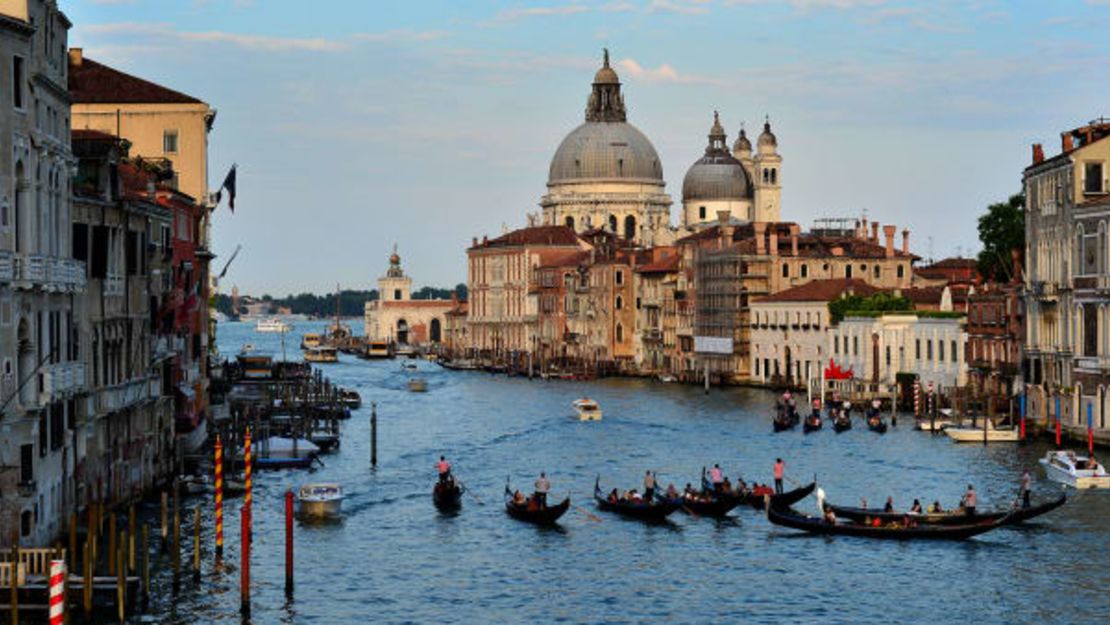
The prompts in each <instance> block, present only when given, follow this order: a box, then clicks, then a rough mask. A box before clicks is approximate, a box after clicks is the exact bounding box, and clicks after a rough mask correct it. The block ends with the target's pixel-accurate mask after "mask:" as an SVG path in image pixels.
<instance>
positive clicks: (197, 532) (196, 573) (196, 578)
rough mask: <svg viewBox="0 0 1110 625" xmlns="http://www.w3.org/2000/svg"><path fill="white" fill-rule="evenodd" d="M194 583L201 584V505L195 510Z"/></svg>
mask: <svg viewBox="0 0 1110 625" xmlns="http://www.w3.org/2000/svg"><path fill="white" fill-rule="evenodd" d="M193 581H194V582H197V583H199V582H200V505H197V507H196V508H194V509H193Z"/></svg>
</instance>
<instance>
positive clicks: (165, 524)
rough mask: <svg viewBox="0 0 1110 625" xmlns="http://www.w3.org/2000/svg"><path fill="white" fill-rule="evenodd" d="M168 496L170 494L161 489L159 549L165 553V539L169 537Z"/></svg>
mask: <svg viewBox="0 0 1110 625" xmlns="http://www.w3.org/2000/svg"><path fill="white" fill-rule="evenodd" d="M169 498H170V494H169V493H167V492H166V491H165V490H162V526H161V532H162V541H161V544H160V546H159V549H161V551H162V553H166V546H167V545H166V541H167V539H168V538H169V530H170V523H169Z"/></svg>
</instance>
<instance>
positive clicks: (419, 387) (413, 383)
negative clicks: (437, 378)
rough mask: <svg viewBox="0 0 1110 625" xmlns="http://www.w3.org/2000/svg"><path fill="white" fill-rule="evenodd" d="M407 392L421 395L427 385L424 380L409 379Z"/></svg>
mask: <svg viewBox="0 0 1110 625" xmlns="http://www.w3.org/2000/svg"><path fill="white" fill-rule="evenodd" d="M409 390H410V391H412V392H413V393H423V392H424V391H426V390H428V383H427V382H425V381H424V378H411V379H409Z"/></svg>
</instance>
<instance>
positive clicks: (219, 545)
mask: <svg viewBox="0 0 1110 625" xmlns="http://www.w3.org/2000/svg"><path fill="white" fill-rule="evenodd" d="M223 557H224V444H223V442H222V441H221V440H220V435H219V434H217V435H216V561H217V562H219V561H220V560H221V559H223Z"/></svg>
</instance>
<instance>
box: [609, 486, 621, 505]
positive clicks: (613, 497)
mask: <svg viewBox="0 0 1110 625" xmlns="http://www.w3.org/2000/svg"><path fill="white" fill-rule="evenodd" d="M618 499H620V495H618V494H617V489H615V488H614V489H613V490H612V491H610V492H609V503H617V500H618Z"/></svg>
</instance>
